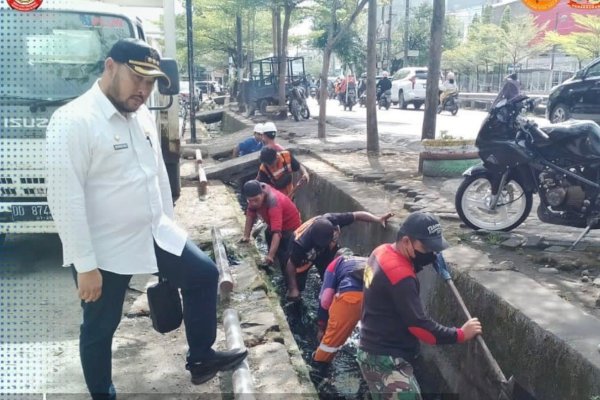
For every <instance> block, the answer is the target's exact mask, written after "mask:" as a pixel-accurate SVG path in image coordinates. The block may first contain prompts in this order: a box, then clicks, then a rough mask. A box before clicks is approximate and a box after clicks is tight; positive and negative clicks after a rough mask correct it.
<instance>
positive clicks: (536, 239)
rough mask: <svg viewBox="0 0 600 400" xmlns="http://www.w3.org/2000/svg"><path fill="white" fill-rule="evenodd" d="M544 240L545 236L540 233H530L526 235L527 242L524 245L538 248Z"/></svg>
mask: <svg viewBox="0 0 600 400" xmlns="http://www.w3.org/2000/svg"><path fill="white" fill-rule="evenodd" d="M543 240H544V238H543V236H538V235H529V236H526V237H525V243H524V244H523V247H525V248H538V247H541V244H542V241H543Z"/></svg>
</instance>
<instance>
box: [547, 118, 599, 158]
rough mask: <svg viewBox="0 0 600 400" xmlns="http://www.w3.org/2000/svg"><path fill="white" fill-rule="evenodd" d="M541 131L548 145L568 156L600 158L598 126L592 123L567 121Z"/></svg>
mask: <svg viewBox="0 0 600 400" xmlns="http://www.w3.org/2000/svg"><path fill="white" fill-rule="evenodd" d="M541 129H542V130H543V131H544V132H546V134H547V135H548V137H549V140H548V142H549V143H552V144H555V145H558V146H559V147H561V148H563V149H564V150H566V151H567V152H568V154H571V155H577V156H579V157H584V158H589V159H598V158H600V126H598V125H597V124H596V123H595V122H593V121H568V122H563V123H559V124H554V125H550V126H547V127H543V128H541ZM553 147H555V146H553Z"/></svg>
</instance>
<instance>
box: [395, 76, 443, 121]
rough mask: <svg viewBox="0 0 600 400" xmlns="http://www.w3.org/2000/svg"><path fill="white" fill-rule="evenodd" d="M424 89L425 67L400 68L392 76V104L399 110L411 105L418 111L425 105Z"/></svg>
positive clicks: (425, 84) (425, 85)
mask: <svg viewBox="0 0 600 400" xmlns="http://www.w3.org/2000/svg"><path fill="white" fill-rule="evenodd" d="M440 78H441V76H440ZM439 84H440V86H441V84H442V80H441V79H440V83H439ZM426 88H427V67H409V68H402V69H400V70H398V71H396V73H395V74H394V76H392V104H394V105H396V104H397V105H398V108H401V109H406V107H407V106H408V105H409V104H412V105H413V106H414V107H415V109H416V110H418V109H419V108H421V106H422V105H423V104H424V103H425V89H426Z"/></svg>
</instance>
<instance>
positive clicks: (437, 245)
mask: <svg viewBox="0 0 600 400" xmlns="http://www.w3.org/2000/svg"><path fill="white" fill-rule="evenodd" d="M402 236H408V237H410V238H411V239H417V240H419V241H420V242H421V243H423V245H425V247H426V248H427V250H429V251H435V252H439V251H442V250H444V249H447V248H448V246H450V245H449V244H448V242H447V241H446V239H444V237H443V236H442V225H441V224H440V221H439V220H438V219H437V218H436V217H435V216H434V215H433V214H431V213H428V212H415V213H412V214H410V215H409V216H408V217H407V218H406V219H405V220H404V223H403V224H402V226H401V227H400V230H399V231H398V237H397V239H398V240H400V238H401V237H402Z"/></svg>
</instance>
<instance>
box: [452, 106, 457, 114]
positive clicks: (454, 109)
mask: <svg viewBox="0 0 600 400" xmlns="http://www.w3.org/2000/svg"><path fill="white" fill-rule="evenodd" d="M450 112H451V113H452V115H456V113H458V107H456V106H454V108H453V109H452V111H450Z"/></svg>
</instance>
